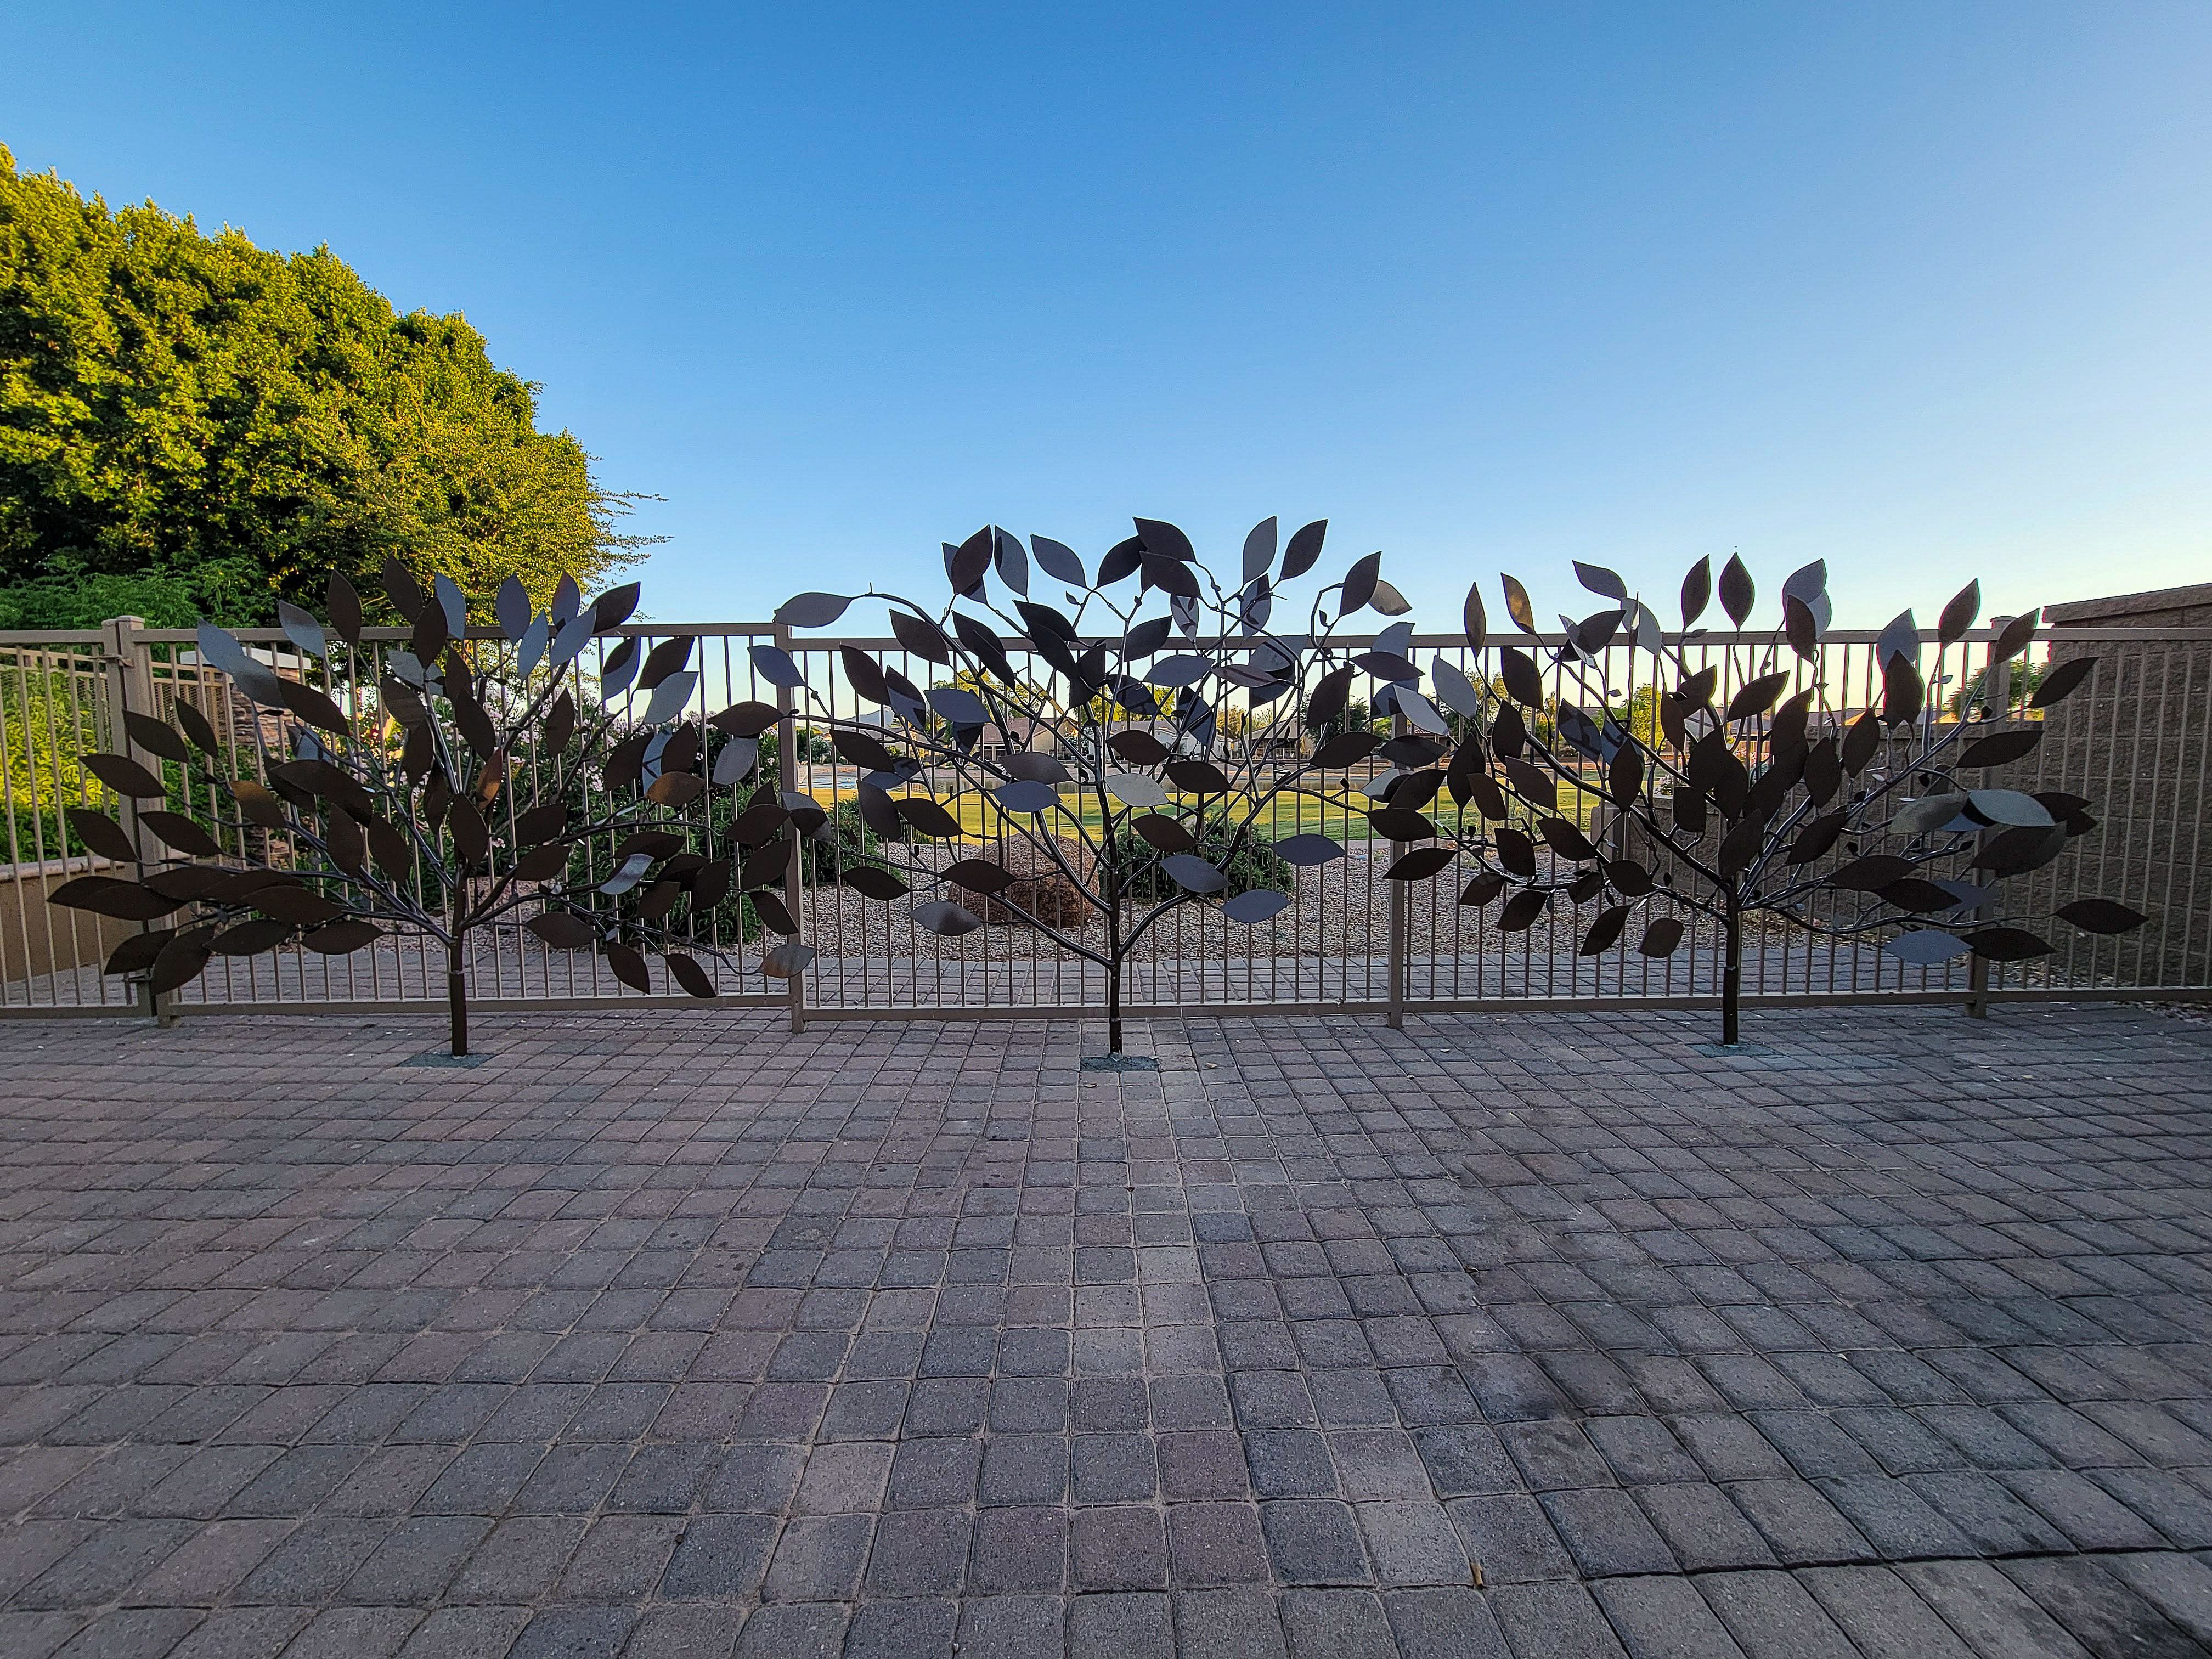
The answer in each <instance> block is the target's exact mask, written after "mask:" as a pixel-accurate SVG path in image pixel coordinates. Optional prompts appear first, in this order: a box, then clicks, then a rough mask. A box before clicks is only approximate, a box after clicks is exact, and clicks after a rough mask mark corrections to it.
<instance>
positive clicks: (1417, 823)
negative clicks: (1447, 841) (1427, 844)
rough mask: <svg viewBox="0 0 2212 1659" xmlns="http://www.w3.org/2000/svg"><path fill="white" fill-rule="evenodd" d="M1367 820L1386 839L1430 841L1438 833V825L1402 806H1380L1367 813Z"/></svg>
mask: <svg viewBox="0 0 2212 1659" xmlns="http://www.w3.org/2000/svg"><path fill="white" fill-rule="evenodd" d="M1367 822H1368V824H1369V825H1370V827H1371V828H1372V829H1374V831H1375V833H1376V835H1378V836H1382V837H1383V839H1384V840H1385V841H1395V842H1407V841H1430V840H1433V839H1434V838H1435V836H1436V833H1437V826H1436V825H1435V824H1433V823H1430V822H1429V820H1428V819H1427V818H1426V817H1425V816H1423V815H1422V814H1421V813H1419V812H1413V811H1407V810H1405V809H1404V808H1402V807H1392V806H1385V807H1383V808H1380V809H1379V810H1377V811H1372V812H1370V813H1369V814H1368V815H1367Z"/></svg>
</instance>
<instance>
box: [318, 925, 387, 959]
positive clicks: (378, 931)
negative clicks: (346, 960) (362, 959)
mask: <svg viewBox="0 0 2212 1659" xmlns="http://www.w3.org/2000/svg"><path fill="white" fill-rule="evenodd" d="M383 937H384V930H383V929H382V928H380V927H378V926H377V925H376V924H375V923H374V922H373V921H362V919H361V918H360V917H358V916H352V917H349V918H348V919H346V920H345V921H334V922H331V924H330V925H329V926H328V927H317V928H314V929H313V930H312V931H310V932H308V933H302V934H301V935H300V945H301V948H302V949H303V950H308V951H314V952H315V953H316V954H318V955H319V956H325V957H343V956H349V955H350V954H352V953H353V952H354V951H358V950H361V949H362V948H364V947H365V946H368V945H374V944H375V943H376V941H377V940H378V939H382V938H383Z"/></svg>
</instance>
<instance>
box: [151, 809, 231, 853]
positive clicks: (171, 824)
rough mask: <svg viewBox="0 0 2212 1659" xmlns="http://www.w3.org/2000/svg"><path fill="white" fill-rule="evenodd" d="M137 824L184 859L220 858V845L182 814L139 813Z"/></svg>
mask: <svg viewBox="0 0 2212 1659" xmlns="http://www.w3.org/2000/svg"><path fill="white" fill-rule="evenodd" d="M138 822H139V823H143V824H144V825H145V826H146V828H147V829H150V830H152V831H153V832H154V833H155V835H157V836H160V837H161V839H162V840H163V841H165V842H167V843H168V844H169V845H170V846H172V847H173V848H176V849H177V851H179V853H182V854H184V855H185V857H186V858H191V859H213V858H221V857H222V843H221V842H217V841H216V838H215V837H214V836H210V834H208V832H207V831H206V830H205V829H202V828H201V827H200V825H199V824H198V823H195V822H194V821H193V820H192V819H191V818H189V817H185V815H184V814H183V813H182V812H141V813H140V814H139V815H138Z"/></svg>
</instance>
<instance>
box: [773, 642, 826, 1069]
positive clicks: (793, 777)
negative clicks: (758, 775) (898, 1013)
mask: <svg viewBox="0 0 2212 1659" xmlns="http://www.w3.org/2000/svg"><path fill="white" fill-rule="evenodd" d="M775 642H776V644H777V645H778V646H780V647H782V648H783V649H784V650H786V651H788V650H790V649H791V643H792V635H791V629H788V628H787V627H785V626H784V625H783V624H782V623H777V624H776V628H775ZM775 706H776V707H777V708H780V709H781V710H782V711H783V718H782V719H781V720H778V721H777V722H776V727H775V729H776V745H775V748H776V759H775V770H776V787H777V789H778V790H780V791H781V793H783V794H784V795H785V796H786V797H789V796H791V795H794V794H796V793H798V792H799V722H798V720H796V718H794V716H795V715H796V713H797V711H798V708H799V692H798V690H796V688H794V687H792V686H787V685H780V686H778V687H776V689H775ZM830 795H831V800H832V805H833V806H834V805H835V800H836V790H835V789H832V790H831V791H830ZM785 804H786V805H789V801H788V799H787V800H786V803H785ZM805 848H806V838H805V836H800V835H798V834H796V833H794V834H793V836H792V838H791V862H790V863H789V864H788V865H787V866H786V867H785V869H784V872H783V900H784V904H785V906H786V907H787V908H788V909H789V910H790V912H791V914H792V915H793V917H794V918H796V917H799V916H803V915H805V911H804V910H803V909H802V908H800V907H801V906H802V905H803V904H804V903H805V881H804V879H803V878H802V864H803V861H804V860H805V856H806V853H805ZM802 937H803V935H802ZM786 983H787V987H788V989H789V994H790V998H791V1029H792V1030H793V1031H803V1030H805V1029H806V970H805V969H803V968H802V969H799V972H797V973H795V974H793V975H792V976H791V978H790V979H789V980H788V981H787V982H786Z"/></svg>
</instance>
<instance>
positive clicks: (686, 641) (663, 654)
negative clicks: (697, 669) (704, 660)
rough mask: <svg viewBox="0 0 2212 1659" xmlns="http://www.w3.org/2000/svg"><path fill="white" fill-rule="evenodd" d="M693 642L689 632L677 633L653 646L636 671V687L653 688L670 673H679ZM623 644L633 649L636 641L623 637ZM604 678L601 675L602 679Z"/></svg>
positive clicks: (686, 662)
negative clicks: (641, 665) (643, 662)
mask: <svg viewBox="0 0 2212 1659" xmlns="http://www.w3.org/2000/svg"><path fill="white" fill-rule="evenodd" d="M694 643H696V641H694V640H693V639H692V637H691V635H689V634H678V635H676V636H675V637H674V638H672V639H665V640H663V641H661V642H660V643H659V645H656V646H654V647H653V649H652V651H651V652H650V653H648V654H647V657H646V659H645V665H644V666H643V667H642V668H641V669H639V670H638V671H637V689H638V690H641V691H650V690H653V689H654V688H655V687H657V686H659V685H660V684H664V683H665V681H666V680H667V678H668V677H669V676H670V675H671V674H676V673H680V672H681V671H683V670H684V667H685V666H686V665H688V664H689V663H690V660H691V647H692V646H693V644H694ZM636 644H637V641H636V640H635V637H632V638H628V639H625V640H624V641H623V645H625V646H627V647H630V648H631V649H633V650H635V648H636ZM610 660H611V659H610ZM601 678H602V679H603V680H604V678H605V676H604V675H602V676H601Z"/></svg>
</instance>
